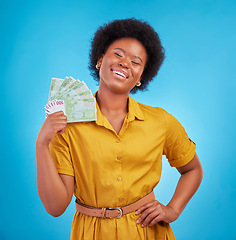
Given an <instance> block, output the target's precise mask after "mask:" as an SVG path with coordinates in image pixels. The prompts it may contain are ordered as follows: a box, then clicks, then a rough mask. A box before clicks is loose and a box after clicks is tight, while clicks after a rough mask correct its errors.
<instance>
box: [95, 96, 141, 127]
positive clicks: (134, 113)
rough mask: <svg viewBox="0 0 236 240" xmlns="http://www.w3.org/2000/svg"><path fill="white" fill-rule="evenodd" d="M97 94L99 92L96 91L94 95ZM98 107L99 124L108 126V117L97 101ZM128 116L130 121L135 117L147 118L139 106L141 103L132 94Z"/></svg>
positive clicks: (97, 121)
mask: <svg viewBox="0 0 236 240" xmlns="http://www.w3.org/2000/svg"><path fill="white" fill-rule="evenodd" d="M96 95H97V92H95V93H94V95H93V96H94V97H95V98H96ZM96 108H97V120H96V123H97V125H100V126H105V127H108V126H109V125H110V124H109V122H108V120H107V119H106V117H105V116H104V115H103V114H102V113H101V110H100V108H99V106H98V103H97V101H96ZM126 117H127V121H128V122H131V121H133V120H134V119H138V120H141V121H143V120H145V119H144V115H143V112H142V110H141V108H140V106H139V103H138V102H136V101H135V100H134V99H133V98H131V97H130V96H129V98H128V113H127V116H126Z"/></svg>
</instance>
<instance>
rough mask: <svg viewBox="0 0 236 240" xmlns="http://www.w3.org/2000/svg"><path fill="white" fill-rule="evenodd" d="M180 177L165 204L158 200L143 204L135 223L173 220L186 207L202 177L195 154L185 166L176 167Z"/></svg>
mask: <svg viewBox="0 0 236 240" xmlns="http://www.w3.org/2000/svg"><path fill="white" fill-rule="evenodd" d="M177 170H178V171H179V173H180V174H181V177H180V179H179V182H178V184H177V187H176V189H175V193H174V195H173V197H172V199H171V200H170V202H169V203H168V204H167V206H164V205H163V204H161V203H159V202H158V201H156V200H155V201H153V202H150V203H147V204H145V205H143V206H142V207H141V208H140V209H138V210H137V211H136V214H140V213H141V216H140V217H139V218H138V220H137V223H141V222H142V227H145V226H147V225H148V224H149V226H153V225H154V224H156V223H158V222H160V221H164V222H167V223H170V222H173V221H175V220H176V219H177V218H178V217H179V215H180V214H181V213H182V211H183V210H184V208H185V207H186V205H187V203H188V202H189V200H190V199H191V198H192V196H193V195H194V193H195V192H196V191H197V189H198V187H199V186H200V184H201V181H202V177H203V170H202V166H201V163H200V161H199V158H198V156H197V154H196V153H195V156H194V158H193V159H192V160H191V161H190V162H189V163H188V164H186V165H185V166H183V167H179V168H177Z"/></svg>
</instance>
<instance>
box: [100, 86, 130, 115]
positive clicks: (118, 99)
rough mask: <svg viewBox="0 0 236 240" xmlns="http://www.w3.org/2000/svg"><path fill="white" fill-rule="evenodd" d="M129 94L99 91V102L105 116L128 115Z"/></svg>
mask: <svg viewBox="0 0 236 240" xmlns="http://www.w3.org/2000/svg"><path fill="white" fill-rule="evenodd" d="M128 97H129V95H128V94H115V93H112V92H108V91H104V90H103V89H100V88H99V89H98V93H97V102H98V105H99V108H100V110H101V112H102V114H103V115H105V116H106V115H116V114H121V113H123V114H127V112H128Z"/></svg>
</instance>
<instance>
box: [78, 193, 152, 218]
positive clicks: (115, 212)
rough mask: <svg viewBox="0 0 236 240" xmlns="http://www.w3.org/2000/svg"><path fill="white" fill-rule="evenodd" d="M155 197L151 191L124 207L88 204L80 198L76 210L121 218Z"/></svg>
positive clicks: (86, 213)
mask: <svg viewBox="0 0 236 240" xmlns="http://www.w3.org/2000/svg"><path fill="white" fill-rule="evenodd" d="M154 199H155V195H154V192H153V191H151V192H150V193H149V194H147V195H146V196H144V197H143V198H141V199H139V200H138V201H136V202H134V203H132V204H130V205H126V206H124V207H114V208H96V207H91V206H87V205H85V204H83V203H81V202H79V200H78V199H76V200H75V203H76V211H78V212H80V213H82V214H85V215H88V216H92V217H101V218H120V217H121V216H122V215H124V214H127V213H131V212H134V211H135V210H137V209H138V208H140V207H141V206H142V205H144V204H146V203H148V202H151V201H153V200H154Z"/></svg>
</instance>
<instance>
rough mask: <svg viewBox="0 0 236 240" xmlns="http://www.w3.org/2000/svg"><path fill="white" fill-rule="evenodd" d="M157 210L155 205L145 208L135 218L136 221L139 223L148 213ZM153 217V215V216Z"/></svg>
mask: <svg viewBox="0 0 236 240" xmlns="http://www.w3.org/2000/svg"><path fill="white" fill-rule="evenodd" d="M156 210H157V208H156V207H155V206H152V207H150V208H147V209H146V210H145V211H144V212H142V214H141V216H140V217H139V218H138V219H137V221H136V222H137V223H138V224H139V223H141V222H142V221H143V220H145V219H146V218H147V217H148V216H149V215H150V214H152V213H153V212H155V211H156ZM156 214H159V212H157V213H156ZM154 217H155V216H154Z"/></svg>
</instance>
